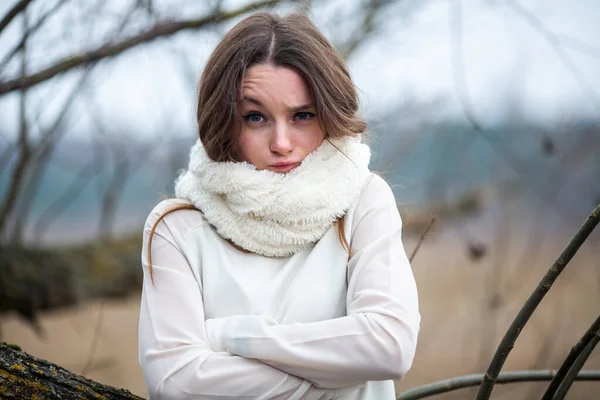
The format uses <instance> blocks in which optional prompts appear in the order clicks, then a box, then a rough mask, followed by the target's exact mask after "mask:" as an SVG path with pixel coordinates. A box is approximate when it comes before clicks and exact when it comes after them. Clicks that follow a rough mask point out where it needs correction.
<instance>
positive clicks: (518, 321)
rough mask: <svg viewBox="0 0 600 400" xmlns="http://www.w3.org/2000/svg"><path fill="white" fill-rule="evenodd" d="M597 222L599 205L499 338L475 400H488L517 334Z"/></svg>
mask: <svg viewBox="0 0 600 400" xmlns="http://www.w3.org/2000/svg"><path fill="white" fill-rule="evenodd" d="M599 222H600V204H598V206H596V208H595V209H594V211H592V213H591V214H590V216H589V217H588V218H587V219H586V221H585V222H584V223H583V225H582V226H581V228H580V229H579V231H577V233H576V234H575V236H573V238H572V239H571V241H570V242H569V244H568V245H567V247H565V249H564V250H563V252H562V253H561V254H560V256H559V257H558V258H557V259H556V261H555V262H554V264H553V265H552V266H551V267H550V269H549V270H548V271H547V272H546V274H545V275H544V277H543V278H542V280H541V281H540V282H539V283H538V285H537V287H536V288H535V290H534V291H533V292H532V293H531V295H530V296H529V298H528V299H527V301H526V302H525V304H524V305H523V307H522V308H521V310H520V311H519V313H518V314H517V316H516V317H515V319H514V320H513V322H512V323H511V325H510V327H509V328H508V331H507V332H506V334H505V335H504V337H503V338H502V341H501V342H500V345H499V346H498V349H497V350H496V354H494V357H493V359H492V361H491V362H490V365H489V367H488V370H487V372H486V374H485V376H484V379H483V381H482V383H481V387H480V388H479V392H478V393H477V398H476V399H477V400H487V399H489V398H490V395H491V393H492V389H493V388H494V384H495V383H496V381H497V379H498V374H499V373H500V370H501V369H502V366H503V365H504V362H505V361H506V358H507V357H508V354H509V353H510V351H511V350H512V348H513V346H514V343H515V341H516V340H517V338H518V337H519V334H520V333H521V331H522V330H523V328H524V327H525V325H526V324H527V321H529V318H530V317H531V315H532V314H533V312H534V311H535V309H536V308H537V306H538V305H539V304H540V303H541V301H542V300H543V299H544V297H545V296H546V293H548V291H549V290H550V289H551V288H552V284H554V281H556V279H557V278H558V276H559V275H560V274H561V272H562V271H563V270H564V269H565V267H566V266H567V265H568V264H569V262H570V261H571V260H572V259H573V257H574V256H575V254H576V253H577V251H578V250H579V248H580V247H581V245H582V244H583V243H584V242H585V241H586V239H587V238H588V237H589V235H590V234H591V233H592V231H593V230H594V228H595V227H596V225H598V223H599Z"/></svg>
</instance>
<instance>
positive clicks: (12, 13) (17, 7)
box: [0, 0, 31, 32]
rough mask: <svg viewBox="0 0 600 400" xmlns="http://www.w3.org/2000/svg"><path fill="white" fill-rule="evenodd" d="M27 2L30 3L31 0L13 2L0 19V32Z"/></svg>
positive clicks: (24, 7)
mask: <svg viewBox="0 0 600 400" xmlns="http://www.w3.org/2000/svg"><path fill="white" fill-rule="evenodd" d="M29 3H31V0H21V1H19V2H18V3H17V4H15V5H14V7H13V8H12V9H10V11H8V13H6V15H5V16H4V17H2V20H0V32H2V31H3V30H4V28H6V27H7V26H8V24H10V22H11V21H12V20H13V19H14V18H15V17H16V16H17V15H19V13H20V12H21V11H23V10H24V9H26V8H27V6H28V5H29Z"/></svg>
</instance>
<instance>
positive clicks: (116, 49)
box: [0, 0, 282, 95]
mask: <svg viewBox="0 0 600 400" xmlns="http://www.w3.org/2000/svg"><path fill="white" fill-rule="evenodd" d="M281 1H282V0H261V1H257V2H255V3H251V4H248V5H246V6H244V7H240V8H238V9H236V10H233V11H229V12H222V13H219V14H216V15H207V16H204V17H201V18H197V19H189V20H179V21H168V22H162V23H157V24H155V25H154V26H153V27H152V28H150V29H149V30H147V31H144V32H142V33H140V34H138V35H135V36H132V37H130V38H127V39H123V40H122V41H120V42H115V43H109V44H106V45H104V46H101V47H99V48H97V49H95V50H92V51H88V52H86V53H84V54H81V55H73V56H71V57H68V58H66V59H63V60H60V61H58V62H56V63H55V64H53V65H51V66H50V67H47V68H45V69H43V70H41V71H39V72H36V73H34V74H31V75H28V76H25V77H23V78H17V79H11V80H8V81H5V82H0V95H2V94H5V93H9V92H12V91H15V90H19V89H23V88H28V87H31V86H34V85H37V84H39V83H41V82H44V81H47V80H48V79H51V78H53V77H54V76H56V75H58V74H62V73H64V72H67V71H69V70H72V69H74V68H77V67H80V66H85V65H91V64H93V63H96V62H98V61H101V60H103V59H106V58H110V57H114V56H117V55H119V54H121V53H122V52H124V51H125V50H128V49H130V48H132V47H135V46H138V45H140V44H142V43H148V42H151V41H153V40H156V39H158V38H162V37H167V36H171V35H173V34H175V33H178V32H181V31H185V30H192V29H200V28H203V27H205V26H209V25H213V24H217V23H220V22H223V21H227V20H230V19H232V18H235V17H237V16H239V15H242V14H245V13H247V12H250V11H253V10H256V9H259V8H264V7H269V6H274V5H276V4H279V3H281Z"/></svg>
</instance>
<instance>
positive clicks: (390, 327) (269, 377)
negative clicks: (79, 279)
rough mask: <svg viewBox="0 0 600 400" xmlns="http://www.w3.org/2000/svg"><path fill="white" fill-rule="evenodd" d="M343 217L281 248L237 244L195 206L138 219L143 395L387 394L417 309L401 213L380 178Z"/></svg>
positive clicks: (409, 347)
mask: <svg viewBox="0 0 600 400" xmlns="http://www.w3.org/2000/svg"><path fill="white" fill-rule="evenodd" d="M369 179H370V180H369V182H368V183H367V185H366V186H365V188H364V189H363V191H362V193H361V195H360V197H359V199H358V201H357V203H356V204H355V205H354V206H353V208H351V209H350V210H349V211H348V213H347V215H346V217H345V218H346V237H347V238H348V239H349V242H350V245H351V248H352V253H351V257H350V258H349V259H348V254H347V252H346V251H345V250H344V249H343V247H342V245H341V244H340V241H339V238H338V235H337V227H335V226H333V227H332V228H331V229H330V230H329V231H327V233H326V234H325V236H323V238H322V239H321V240H320V241H319V242H318V243H317V244H316V245H315V246H314V247H313V248H311V249H308V250H305V251H302V252H299V253H296V254H294V255H293V256H291V257H285V258H269V257H265V256H260V255H257V254H249V253H244V252H242V251H239V250H237V249H236V248H235V247H233V246H232V245H231V244H229V242H227V241H225V240H224V239H223V238H221V237H220V236H219V235H218V234H217V233H216V231H215V229H214V228H213V227H212V226H211V225H209V224H208V223H207V222H206V220H205V219H204V218H203V215H202V213H201V212H199V211H194V210H180V211H176V212H174V213H171V214H169V215H167V216H166V217H165V218H164V219H163V220H162V221H161V222H160V223H159V224H158V227H157V229H156V231H155V235H154V238H153V243H152V263H153V276H154V284H153V283H152V281H151V280H150V275H149V271H148V256H147V251H148V239H149V233H150V229H151V228H152V226H153V225H154V222H155V221H156V220H157V219H158V217H159V216H160V215H162V214H163V213H164V212H165V211H166V210H168V209H169V208H170V207H173V206H174V205H176V204H179V203H181V202H182V201H181V200H166V201H163V202H162V203H160V204H159V205H158V206H157V207H156V208H155V209H154V210H153V211H152V213H151V214H150V216H149V217H148V220H147V221H146V225H145V228H144V241H143V243H144V244H143V249H142V264H143V268H144V283H143V293H142V304H141V312H140V325H139V357H140V364H141V366H142V370H143V372H144V377H145V380H146V386H147V389H148V393H149V396H150V398H151V399H333V398H336V399H338V398H339V399H356V400H358V399H363V400H366V399H378V400H379V399H381V400H386V399H394V398H395V394H394V384H393V381H392V379H400V378H402V377H403V375H404V374H405V373H406V372H407V371H408V369H409V368H410V366H411V364H412V360H413V357H414V354H415V349H416V343H417V335H418V331H419V323H420V315H419V311H418V299H417V290H416V285H415V280H414V277H413V274H412V271H411V268H410V265H409V262H408V259H407V257H406V253H405V251H404V248H403V245H402V240H401V225H402V223H401V220H400V215H399V213H398V210H397V207H396V203H395V200H394V196H393V194H392V191H391V189H390V187H389V186H388V185H387V183H386V182H385V181H384V180H383V179H381V178H380V177H378V176H376V175H372V177H371V178H369Z"/></svg>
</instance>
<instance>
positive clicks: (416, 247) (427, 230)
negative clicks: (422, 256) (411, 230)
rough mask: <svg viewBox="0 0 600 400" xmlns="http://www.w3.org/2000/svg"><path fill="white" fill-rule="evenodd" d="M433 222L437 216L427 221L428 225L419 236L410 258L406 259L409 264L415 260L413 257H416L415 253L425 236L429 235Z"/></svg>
mask: <svg viewBox="0 0 600 400" xmlns="http://www.w3.org/2000/svg"><path fill="white" fill-rule="evenodd" d="M435 221H437V216H435V215H434V216H433V217H431V219H430V220H429V223H428V224H427V226H426V227H425V230H424V231H423V233H422V234H421V237H420V238H419V242H418V243H417V245H416V246H415V249H414V250H413V252H412V254H411V255H410V258H409V259H408V261H409V262H411V263H412V262H413V259H414V258H415V256H416V255H417V252H418V251H419V249H420V248H421V244H423V241H424V240H425V236H427V234H428V233H429V230H430V229H431V227H432V226H433V224H434V223H435Z"/></svg>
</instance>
